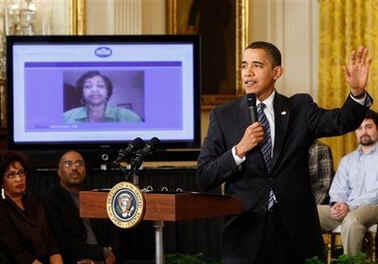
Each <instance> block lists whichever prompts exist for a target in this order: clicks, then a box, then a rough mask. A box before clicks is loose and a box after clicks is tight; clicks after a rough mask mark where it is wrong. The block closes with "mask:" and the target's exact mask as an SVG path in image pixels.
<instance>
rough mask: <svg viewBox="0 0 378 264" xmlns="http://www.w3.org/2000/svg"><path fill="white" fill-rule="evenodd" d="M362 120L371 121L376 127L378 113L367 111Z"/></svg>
mask: <svg viewBox="0 0 378 264" xmlns="http://www.w3.org/2000/svg"><path fill="white" fill-rule="evenodd" d="M364 119H372V120H373V121H374V123H375V126H376V127H378V113H377V112H374V111H373V110H370V109H369V110H367V111H366V114H365V118H364Z"/></svg>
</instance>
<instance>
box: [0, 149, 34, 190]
mask: <svg viewBox="0 0 378 264" xmlns="http://www.w3.org/2000/svg"><path fill="white" fill-rule="evenodd" d="M16 162H19V163H20V164H21V165H22V167H23V168H24V169H25V170H26V171H29V166H28V163H27V159H26V157H25V156H24V155H22V154H21V153H18V152H12V151H8V152H6V153H4V154H3V155H2V156H1V157H0V184H1V185H2V184H3V180H4V176H5V175H4V174H5V172H6V171H7V170H8V169H9V167H10V166H12V165H13V164H15V163H16Z"/></svg>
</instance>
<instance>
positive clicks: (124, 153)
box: [113, 137, 146, 165]
mask: <svg viewBox="0 0 378 264" xmlns="http://www.w3.org/2000/svg"><path fill="white" fill-rule="evenodd" d="M145 145H146V144H145V143H144V141H143V139H141V138H140V137H137V138H135V139H134V140H133V141H132V142H131V143H130V144H129V145H128V146H127V147H126V148H124V149H120V150H119V151H118V156H117V158H116V159H115V160H114V161H113V163H114V164H117V165H118V164H119V163H120V162H122V161H124V160H126V161H130V158H131V156H133V155H134V154H135V153H136V152H137V151H138V150H140V149H142V148H144V147H145Z"/></svg>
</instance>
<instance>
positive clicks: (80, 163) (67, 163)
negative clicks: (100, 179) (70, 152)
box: [63, 160, 85, 169]
mask: <svg viewBox="0 0 378 264" xmlns="http://www.w3.org/2000/svg"><path fill="white" fill-rule="evenodd" d="M63 164H64V167H65V168H67V169H69V168H71V167H72V166H73V165H75V167H76V168H81V167H83V166H84V164H85V162H84V160H75V161H72V160H64V161H63Z"/></svg>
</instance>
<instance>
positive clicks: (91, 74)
mask: <svg viewBox="0 0 378 264" xmlns="http://www.w3.org/2000/svg"><path fill="white" fill-rule="evenodd" d="M95 76H100V77H101V78H102V79H103V80H104V82H105V86H106V90H107V91H108V99H109V98H110V97H111V96H112V94H113V83H112V81H111V80H110V79H109V77H108V76H106V75H103V74H101V73H100V72H99V71H88V72H86V73H84V74H83V75H82V76H81V77H80V78H79V80H77V82H76V89H77V90H78V93H79V94H80V95H81V96H83V89H84V83H85V81H86V80H87V79H90V78H93V77H95Z"/></svg>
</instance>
